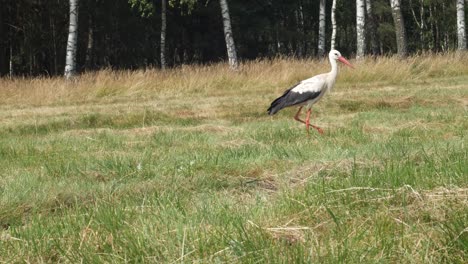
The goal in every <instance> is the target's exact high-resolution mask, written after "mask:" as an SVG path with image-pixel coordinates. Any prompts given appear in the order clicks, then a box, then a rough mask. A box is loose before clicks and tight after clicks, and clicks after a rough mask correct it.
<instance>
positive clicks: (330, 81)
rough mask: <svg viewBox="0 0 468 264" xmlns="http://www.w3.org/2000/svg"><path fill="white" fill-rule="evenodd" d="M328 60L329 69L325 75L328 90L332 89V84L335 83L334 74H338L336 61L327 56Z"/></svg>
mask: <svg viewBox="0 0 468 264" xmlns="http://www.w3.org/2000/svg"><path fill="white" fill-rule="evenodd" d="M329 60H330V65H331V71H330V72H329V73H328V76H327V86H328V87H327V88H328V90H332V89H333V86H334V85H335V81H336V76H337V75H338V63H336V60H334V59H332V58H329Z"/></svg>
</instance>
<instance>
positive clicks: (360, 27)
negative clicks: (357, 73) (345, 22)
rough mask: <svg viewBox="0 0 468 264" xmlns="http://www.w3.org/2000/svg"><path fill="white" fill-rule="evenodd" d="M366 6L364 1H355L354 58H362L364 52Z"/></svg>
mask: <svg viewBox="0 0 468 264" xmlns="http://www.w3.org/2000/svg"><path fill="white" fill-rule="evenodd" d="M365 10H366V6H365V2H364V0H356V48H357V49H356V58H357V59H360V58H362V57H364V53H365V52H366V33H365V30H364V27H365V24H366V20H365V18H366V11H365Z"/></svg>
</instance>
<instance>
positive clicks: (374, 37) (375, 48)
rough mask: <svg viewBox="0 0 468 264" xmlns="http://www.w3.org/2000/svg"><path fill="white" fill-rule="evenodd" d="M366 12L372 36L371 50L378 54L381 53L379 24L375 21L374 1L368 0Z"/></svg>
mask: <svg viewBox="0 0 468 264" xmlns="http://www.w3.org/2000/svg"><path fill="white" fill-rule="evenodd" d="M366 13H367V18H368V19H367V25H368V27H367V28H368V29H369V36H370V44H371V51H372V54H373V55H377V54H378V53H379V45H378V43H377V42H378V41H377V39H378V38H377V25H376V21H375V16H374V12H373V10H372V1H371V0H366Z"/></svg>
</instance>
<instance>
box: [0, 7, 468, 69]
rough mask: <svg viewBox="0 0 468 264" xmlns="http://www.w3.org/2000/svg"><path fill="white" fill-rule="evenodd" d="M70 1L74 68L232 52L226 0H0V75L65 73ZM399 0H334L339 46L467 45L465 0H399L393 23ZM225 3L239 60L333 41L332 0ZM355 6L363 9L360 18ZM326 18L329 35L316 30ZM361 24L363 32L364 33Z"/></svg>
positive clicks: (200, 59) (171, 61)
mask: <svg viewBox="0 0 468 264" xmlns="http://www.w3.org/2000/svg"><path fill="white" fill-rule="evenodd" d="M71 2H76V3H77V4H78V7H77V10H76V11H77V12H76V15H77V20H78V24H77V25H78V27H77V32H76V33H77V37H76V39H77V44H76V47H77V48H76V72H84V71H89V70H97V69H102V68H112V69H138V68H147V67H161V46H163V47H164V48H163V50H164V52H163V54H164V56H163V57H165V61H164V63H163V66H164V65H166V64H167V66H168V67H176V66H177V65H181V64H194V63H195V64H204V63H212V62H218V61H222V60H227V59H228V55H227V52H226V50H227V49H226V42H227V38H225V32H226V28H225V24H224V26H223V22H225V21H224V20H223V15H222V12H221V6H220V4H221V5H222V2H226V1H225V0H224V1H223V0H221V1H219V0H169V1H168V2H167V3H166V0H79V1H78V0H75V1H72V0H70V1H69V0H0V3H1V4H0V22H1V23H0V36H1V38H0V74H1V75H2V76H7V75H12V76H38V75H46V76H54V75H62V74H64V68H65V64H66V54H67V39H68V38H69V24H70V13H71V12H70V11H71V10H70V5H71ZM394 2H400V1H396V0H357V1H355V0H336V11H335V12H336V13H335V17H336V42H335V47H336V49H338V50H340V51H341V52H342V53H343V54H346V55H347V56H353V55H356V54H357V52H358V53H359V52H361V53H363V54H361V55H379V54H395V53H397V52H399V51H400V50H399V48H400V47H399V46H398V45H397V43H398V41H397V40H398V37H397V36H399V35H398V34H399V33H398V32H399V31H401V30H403V31H404V32H405V34H406V36H405V38H406V43H404V45H405V47H404V48H406V51H405V54H403V55H406V54H414V53H419V52H426V51H431V52H445V51H450V50H455V49H457V48H460V49H465V48H466V40H465V43H464V46H463V44H462V45H461V46H460V42H459V38H460V33H459V31H457V30H458V29H460V21H458V23H457V15H459V12H457V4H458V6H460V2H461V4H462V5H463V4H464V1H463V0H404V1H401V6H400V10H401V19H400V20H401V25H402V27H398V25H397V26H395V24H396V21H397V20H396V19H395V14H394V13H392V11H394V9H392V7H393V4H394ZM226 3H228V5H229V11H228V13H229V15H230V20H231V21H230V22H231V24H232V37H233V40H234V43H233V44H234V45H235V50H234V52H236V53H237V57H238V59H239V60H241V61H242V60H252V59H257V58H271V57H276V56H295V57H298V58H306V57H316V56H323V50H321V49H320V48H319V43H320V42H323V41H324V45H325V48H324V49H325V51H326V50H329V49H330V46H331V35H332V24H331V15H332V5H333V1H332V0H326V1H324V0H228V1H227V2H226ZM321 4H322V5H324V8H325V10H324V13H323V14H324V16H320V13H321V12H320V5H321ZM358 4H362V5H363V8H365V9H361V7H359V8H357V6H359V5H358ZM465 9H466V5H464V7H463V10H462V11H465ZM359 10H360V11H362V10H365V11H364V13H363V12H358V11H359ZM458 11H460V8H459V10H458ZM162 14H164V16H163V15H162ZM357 14H358V16H359V14H360V15H361V16H362V15H363V14H364V17H361V18H358V19H356V16H357ZM465 14H466V12H464V13H463V16H465ZM321 17H322V18H324V20H323V19H320V18H321ZM459 17H460V16H459ZM162 18H164V19H162ZM359 19H360V20H359ZM400 20H398V21H400ZM162 21H166V23H164V25H163V24H162V23H163V22H162ZM323 21H324V22H325V23H323ZM357 21H361V22H362V23H357ZM364 21H365V22H364ZM321 22H322V23H321ZM462 22H463V29H462V30H463V36H464V35H465V33H464V31H465V28H464V23H465V22H464V20H463V21H462ZM360 24H362V26H363V27H364V28H361V25H360ZM321 25H322V28H324V29H325V30H324V32H325V36H324V37H321V36H320V35H321V34H319V31H320V26H321ZM357 29H358V30H357ZM161 31H165V34H161ZM362 32H364V33H365V36H361V37H358V38H357V37H356V36H357V35H358V36H359V34H360V33H362ZM400 33H401V32H400ZM457 33H458V34H457ZM161 38H164V39H163V42H162V41H161ZM358 40H360V41H361V42H362V43H360V41H358ZM359 48H360V49H359ZM358 55H359V54H358Z"/></svg>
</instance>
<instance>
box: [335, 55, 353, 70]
mask: <svg viewBox="0 0 468 264" xmlns="http://www.w3.org/2000/svg"><path fill="white" fill-rule="evenodd" d="M338 60H339V61H341V62H342V63H344V64H346V65H348V66H349V67H351V68H353V69H354V66H353V65H352V64H351V63H350V62H349V61H348V60H347V59H345V58H344V57H343V56H341V57H339V58H338Z"/></svg>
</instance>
